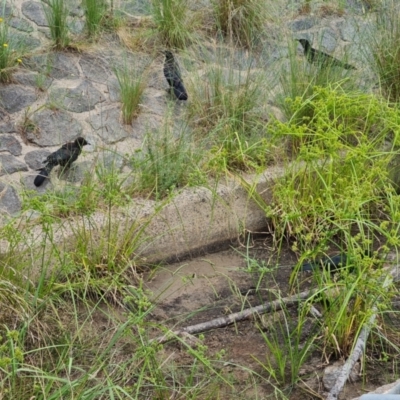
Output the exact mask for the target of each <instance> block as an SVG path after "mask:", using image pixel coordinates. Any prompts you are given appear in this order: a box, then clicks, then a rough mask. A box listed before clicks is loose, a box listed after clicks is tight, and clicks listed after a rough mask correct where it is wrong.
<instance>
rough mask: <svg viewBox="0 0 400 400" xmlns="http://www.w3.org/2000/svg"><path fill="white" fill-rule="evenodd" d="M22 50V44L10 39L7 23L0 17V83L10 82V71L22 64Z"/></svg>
mask: <svg viewBox="0 0 400 400" xmlns="http://www.w3.org/2000/svg"><path fill="white" fill-rule="evenodd" d="M0 6H1V5H0ZM23 50H24V45H23V43H22V42H21V41H19V40H15V39H13V38H12V37H11V35H10V34H9V32H8V24H7V21H5V20H4V19H3V18H1V17H0V82H2V83H7V82H10V80H11V75H12V71H13V70H14V69H15V68H16V67H17V66H18V65H19V64H20V63H21V62H22V60H21V58H22V54H23Z"/></svg>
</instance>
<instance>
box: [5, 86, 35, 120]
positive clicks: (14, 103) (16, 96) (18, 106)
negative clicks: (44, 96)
mask: <svg viewBox="0 0 400 400" xmlns="http://www.w3.org/2000/svg"><path fill="white" fill-rule="evenodd" d="M0 99H1V101H2V105H3V107H4V109H5V110H6V111H8V112H9V113H11V114H13V113H15V112H18V111H21V110H22V109H24V108H25V107H28V106H30V105H31V104H32V103H33V102H34V101H35V100H36V93H35V91H34V90H33V89H31V88H27V87H23V86H20V85H15V84H11V85H6V86H0Z"/></svg>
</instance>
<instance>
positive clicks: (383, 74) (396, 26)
mask: <svg viewBox="0 0 400 400" xmlns="http://www.w3.org/2000/svg"><path fill="white" fill-rule="evenodd" d="M398 13H399V6H398V5H395V4H394V3H391V4H386V5H383V6H381V7H380V9H379V11H378V12H377V13H376V20H375V24H374V25H372V28H371V29H370V31H369V32H368V35H367V36H368V37H367V43H368V45H367V46H366V47H365V52H366V58H367V59H368V60H369V62H370V64H371V65H372V68H373V70H374V71H375V72H376V74H377V76H378V78H379V83H380V86H381V89H382V94H383V95H384V96H385V97H386V98H387V99H388V100H390V101H392V102H398V101H399V99H400V21H399V19H398V18H397V16H398Z"/></svg>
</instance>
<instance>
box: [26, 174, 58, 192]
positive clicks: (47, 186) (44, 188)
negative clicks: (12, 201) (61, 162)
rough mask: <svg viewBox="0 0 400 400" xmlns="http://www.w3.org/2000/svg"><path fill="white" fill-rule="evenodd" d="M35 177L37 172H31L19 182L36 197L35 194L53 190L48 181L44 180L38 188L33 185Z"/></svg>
mask: <svg viewBox="0 0 400 400" xmlns="http://www.w3.org/2000/svg"><path fill="white" fill-rule="evenodd" d="M36 175H37V172H32V173H30V174H29V175H25V176H23V177H22V178H21V181H20V182H21V183H22V185H23V186H24V188H25V189H28V190H31V191H35V192H36V193H35V194H34V196H36V195H37V194H41V193H45V192H46V191H47V190H49V189H52V188H53V185H52V183H51V180H50V179H45V181H44V182H43V183H42V184H41V185H40V186H39V187H36V186H35V185H34V184H33V181H34V179H35V176H36ZM31 193H32V192H31Z"/></svg>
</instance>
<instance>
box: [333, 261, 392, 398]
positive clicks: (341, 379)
mask: <svg viewBox="0 0 400 400" xmlns="http://www.w3.org/2000/svg"><path fill="white" fill-rule="evenodd" d="M397 276H398V268H397V267H395V268H394V269H392V270H391V271H390V273H389V274H388V275H387V276H386V277H385V280H384V282H383V285H382V288H383V289H385V288H387V287H388V286H389V285H390V284H391V283H392V282H393V278H396V277H397ZM376 311H377V307H376V306H374V307H373V308H372V312H373V314H372V315H371V317H370V318H369V319H368V321H367V322H366V324H365V325H364V326H363V328H362V329H361V331H360V334H359V336H358V339H357V342H356V344H355V346H354V349H353V351H352V353H351V354H350V356H349V358H348V359H347V360H346V362H345V363H344V365H343V367H342V370H341V371H340V373H339V375H338V377H337V379H336V382H335V384H334V385H333V387H332V389H331V390H330V392H329V393H328V396H327V397H326V400H337V398H338V396H339V394H340V392H341V391H342V390H343V387H344V385H345V383H346V382H347V379H348V378H349V375H350V372H351V370H352V369H353V367H354V365H355V364H356V362H357V361H358V360H359V358H360V357H361V355H362V354H363V353H364V350H365V347H366V344H367V339H368V335H369V332H370V331H371V328H372V325H373V324H374V322H375V319H376Z"/></svg>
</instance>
